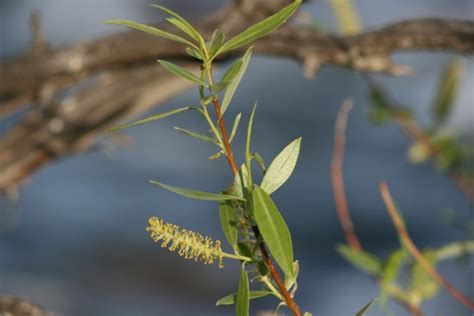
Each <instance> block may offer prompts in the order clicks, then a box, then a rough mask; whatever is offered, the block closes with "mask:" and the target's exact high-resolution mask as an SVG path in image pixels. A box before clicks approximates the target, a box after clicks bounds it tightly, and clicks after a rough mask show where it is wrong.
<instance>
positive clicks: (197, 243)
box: [146, 217, 223, 268]
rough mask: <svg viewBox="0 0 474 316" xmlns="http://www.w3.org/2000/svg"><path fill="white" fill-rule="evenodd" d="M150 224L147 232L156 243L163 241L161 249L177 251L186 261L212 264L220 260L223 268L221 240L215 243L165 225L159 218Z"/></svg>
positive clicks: (154, 218)
mask: <svg viewBox="0 0 474 316" xmlns="http://www.w3.org/2000/svg"><path fill="white" fill-rule="evenodd" d="M148 222H149V224H150V226H149V227H147V228H146V230H147V231H148V232H150V235H151V238H152V239H153V240H154V241H155V242H158V241H161V247H164V248H168V249H169V250H170V251H175V250H176V249H177V250H178V254H179V255H180V256H182V257H184V258H185V259H189V260H194V261H198V260H201V261H202V262H204V263H205V264H212V263H214V262H215V261H216V259H218V260H219V267H220V268H222V267H223V264H222V249H221V242H220V241H219V240H216V242H215V243H214V241H213V240H212V239H211V238H210V237H207V236H202V235H201V234H198V233H195V232H193V231H190V230H186V229H181V228H179V226H177V225H173V224H168V223H165V222H164V221H163V220H162V219H159V218H158V217H151V218H150V219H149V221H148Z"/></svg>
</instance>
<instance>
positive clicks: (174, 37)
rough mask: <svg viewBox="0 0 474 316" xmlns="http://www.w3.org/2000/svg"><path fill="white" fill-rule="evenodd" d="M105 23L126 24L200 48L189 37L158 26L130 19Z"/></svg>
mask: <svg viewBox="0 0 474 316" xmlns="http://www.w3.org/2000/svg"><path fill="white" fill-rule="evenodd" d="M103 23H104V24H113V25H121V26H126V27H128V28H130V29H133V30H137V31H142V32H145V33H148V34H152V35H156V36H159V37H162V38H166V39H169V40H172V41H175V42H179V43H182V44H185V45H188V46H191V47H193V48H195V49H198V47H197V46H196V45H194V44H193V43H191V42H190V41H188V40H187V39H184V38H182V37H181V36H178V35H174V34H172V33H169V32H165V31H163V30H160V29H157V28H156V27H153V26H149V25H145V24H141V23H137V22H133V21H129V20H107V21H104V22H103Z"/></svg>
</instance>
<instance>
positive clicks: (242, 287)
mask: <svg viewBox="0 0 474 316" xmlns="http://www.w3.org/2000/svg"><path fill="white" fill-rule="evenodd" d="M249 292H250V289H249V279H248V277H247V271H245V263H242V268H241V269H240V279H239V289H238V291H237V297H236V299H235V302H236V303H235V308H236V315H237V316H248V315H249V301H250V293H249Z"/></svg>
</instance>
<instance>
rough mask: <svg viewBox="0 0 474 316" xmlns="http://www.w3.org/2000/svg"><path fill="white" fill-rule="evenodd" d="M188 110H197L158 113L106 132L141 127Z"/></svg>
mask: <svg viewBox="0 0 474 316" xmlns="http://www.w3.org/2000/svg"><path fill="white" fill-rule="evenodd" d="M189 110H197V108H195V107H192V106H187V107H183V108H179V109H176V110H172V111H168V112H165V113H160V114H157V115H153V116H150V117H147V118H145V119H143V120H139V121H136V122H133V123H130V124H126V125H120V126H116V127H112V128H109V129H108V130H107V131H108V132H113V131H117V130H120V129H123V128H128V127H133V126H137V125H141V124H144V123H148V122H152V121H156V120H160V119H162V118H165V117H168V116H172V115H174V114H178V113H181V112H185V111H189Z"/></svg>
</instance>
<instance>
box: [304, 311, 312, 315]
mask: <svg viewBox="0 0 474 316" xmlns="http://www.w3.org/2000/svg"><path fill="white" fill-rule="evenodd" d="M303 316H313V314H311V313H308V312H305V313H304V314H303Z"/></svg>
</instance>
